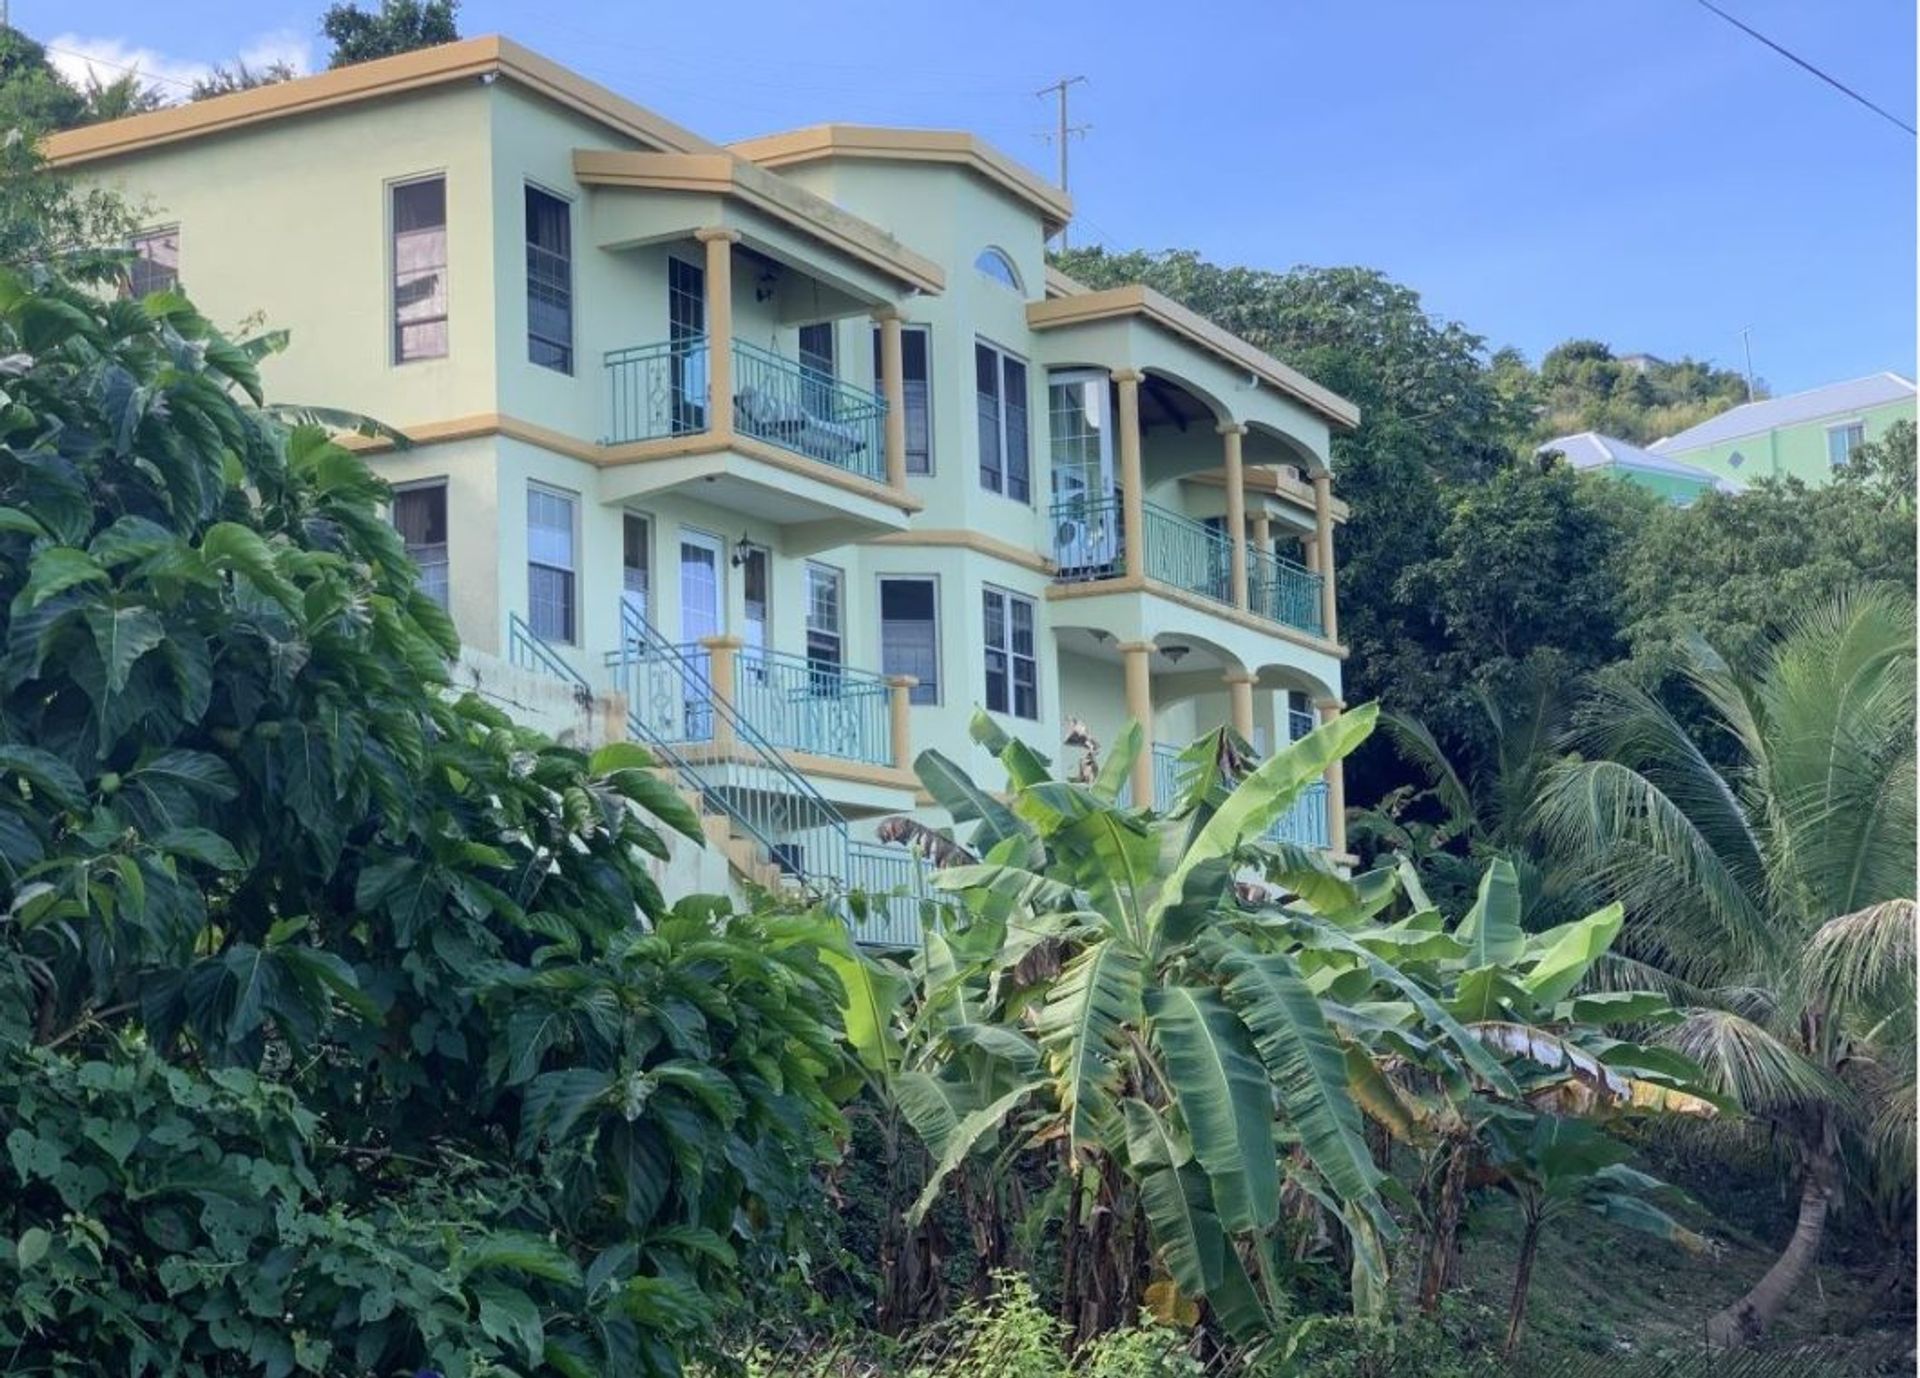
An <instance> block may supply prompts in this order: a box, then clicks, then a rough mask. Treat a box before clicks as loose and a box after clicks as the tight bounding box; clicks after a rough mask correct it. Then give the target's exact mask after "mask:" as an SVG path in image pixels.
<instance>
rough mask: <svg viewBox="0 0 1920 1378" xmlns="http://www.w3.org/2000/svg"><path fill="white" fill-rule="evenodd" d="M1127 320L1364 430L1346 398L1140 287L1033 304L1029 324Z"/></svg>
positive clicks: (1029, 307)
mask: <svg viewBox="0 0 1920 1378" xmlns="http://www.w3.org/2000/svg"><path fill="white" fill-rule="evenodd" d="M1123 316H1139V317H1141V318H1142V319H1144V320H1146V321H1148V322H1149V323H1151V324H1153V325H1156V326H1158V327H1160V328H1161V329H1162V330H1165V331H1167V332H1168V333H1169V334H1172V335H1176V336H1178V337H1179V338H1181V339H1183V340H1185V341H1187V342H1188V343H1189V344H1192V345H1197V346H1198V347H1199V348H1201V349H1204V350H1206V351H1207V352H1208V353H1209V354H1212V355H1214V356H1216V357H1217V358H1220V359H1223V360H1225V361H1226V362H1227V363H1229V364H1232V365H1234V366H1235V367H1237V368H1244V369H1246V370H1247V371H1248V372H1250V373H1252V374H1253V375H1254V376H1255V377H1257V378H1259V379H1261V380H1262V381H1264V382H1267V383H1270V384H1272V385H1273V386H1274V387H1275V388H1277V389H1278V390H1279V391H1280V392H1281V393H1283V394H1285V395H1286V396H1288V397H1291V398H1293V399H1294V400H1295V401H1296V402H1300V403H1302V404H1303V405H1305V406H1306V407H1308V408H1309V409H1310V410H1312V411H1314V412H1316V413H1318V414H1319V415H1320V416H1322V417H1324V418H1325V419H1326V420H1327V421H1329V422H1330V423H1332V424H1333V425H1335V426H1338V427H1339V428H1341V429H1342V430H1352V429H1353V428H1354V427H1355V426H1357V425H1359V424H1360V409H1359V408H1358V407H1356V406H1355V405H1354V404H1353V403H1351V402H1349V401H1348V400H1347V399H1346V398H1344V397H1342V396H1340V395H1339V394H1338V393H1336V392H1333V391H1332V390H1331V389H1328V388H1323V387H1321V386H1320V385H1319V384H1318V383H1316V382H1314V381H1313V380H1312V379H1311V378H1309V377H1307V376H1306V375H1305V374H1304V373H1301V372H1299V371H1298V370H1297V369H1292V368H1289V367H1287V366H1286V365H1285V364H1283V363H1281V362H1280V361H1279V360H1278V359H1276V358H1274V357H1273V356H1272V355H1271V354H1268V353H1266V352H1265V351H1263V350H1259V349H1255V348H1254V347H1253V346H1252V345H1250V344H1248V343H1247V342H1246V341H1245V340H1243V339H1241V338H1240V337H1239V336H1238V335H1233V334H1229V333H1228V332H1227V331H1225V330H1222V329H1221V328H1220V327H1219V326H1217V325H1215V324H1214V323H1213V322H1212V321H1210V320H1208V319H1207V318H1206V317H1204V316H1202V315H1200V314H1198V313H1197V312H1194V311H1189V310H1188V309H1187V308H1186V307H1184V306H1182V305H1181V304H1180V303H1179V302H1177V301H1175V300H1173V299H1172V298H1171V297H1166V296H1162V295H1161V294H1160V293H1158V292H1156V291H1154V290H1153V289H1152V288H1151V287H1145V286H1142V285H1141V284H1139V283H1134V284H1132V285H1130V286H1126V287H1109V288H1107V289H1105V290H1104V291H1099V292H1080V293H1077V294H1074V295H1071V296H1061V297H1049V298H1048V299H1046V300H1045V301H1033V302H1028V303H1027V324H1028V325H1029V326H1031V327H1033V329H1035V330H1057V329H1061V328H1063V327H1067V326H1075V325H1086V324H1089V323H1091V322H1094V321H1105V320H1113V319H1115V318H1117V317H1123Z"/></svg>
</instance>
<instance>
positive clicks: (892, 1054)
mask: <svg viewBox="0 0 1920 1378" xmlns="http://www.w3.org/2000/svg"><path fill="white" fill-rule="evenodd" d="M820 959H821V960H822V961H823V962H825V963H826V964H827V965H828V966H829V967H831V968H832V969H833V973H834V975H836V976H838V977H839V978H840V989H841V990H842V992H843V993H844V994H843V997H842V1000H841V1004H840V1017H841V1020H842V1021H843V1023H844V1025H845V1028H846V1035H847V1042H848V1044H849V1045H850V1046H851V1047H852V1048H853V1051H854V1054H855V1055H856V1056H857V1057H858V1058H859V1059H860V1064H861V1065H862V1066H863V1067H865V1068H866V1069H867V1070H868V1071H869V1072H872V1073H876V1074H877V1075H879V1076H880V1077H881V1078H882V1079H884V1078H885V1077H886V1075H887V1074H888V1073H889V1072H891V1071H892V1070H893V1068H895V1067H897V1066H899V1063H900V1049H899V1045H898V1043H897V1041H896V1040H895V1038H894V1036H893V1012H894V1010H895V1009H896V1008H898V1006H899V1004H900V1001H901V1000H902V999H903V998H905V995H906V990H905V983H904V982H902V981H901V980H900V979H899V978H898V977H896V976H893V975H890V974H889V973H887V972H884V971H882V970H881V969H880V968H879V967H878V966H877V965H876V964H875V963H874V961H873V959H872V958H870V957H867V956H866V955H864V954H862V953H860V952H857V951H855V950H853V949H852V948H851V947H849V948H847V949H846V950H840V949H837V948H831V947H823V948H821V949H820Z"/></svg>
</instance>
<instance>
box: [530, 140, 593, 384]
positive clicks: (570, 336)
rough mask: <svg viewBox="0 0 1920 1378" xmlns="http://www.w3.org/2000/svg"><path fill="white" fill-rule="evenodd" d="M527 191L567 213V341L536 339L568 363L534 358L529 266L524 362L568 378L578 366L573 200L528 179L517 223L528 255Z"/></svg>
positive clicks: (531, 241) (577, 302)
mask: <svg viewBox="0 0 1920 1378" xmlns="http://www.w3.org/2000/svg"><path fill="white" fill-rule="evenodd" d="M530 191H531V192H536V193H538V194H539V195H541V196H544V197H546V198H547V199H548V200H551V201H556V202H558V203H559V204H560V205H561V206H562V207H563V208H564V209H565V210H566V213H567V221H566V224H567V253H566V268H567V282H566V293H567V338H566V339H565V340H549V339H547V338H546V337H545V336H540V337H537V338H539V339H540V341H541V342H542V343H544V344H550V345H554V344H557V345H559V346H560V347H561V348H562V349H564V350H565V351H566V360H567V361H566V363H565V365H564V366H563V365H561V364H549V363H543V362H542V361H540V360H538V359H536V358H534V357H533V346H534V341H535V339H536V336H535V335H534V333H533V270H532V268H531V266H527V267H526V277H527V280H526V289H527V291H526V306H527V362H528V363H530V364H532V365H533V366H534V367H535V368H545V369H551V370H552V371H553V372H555V373H558V374H562V375H564V376H565V377H568V378H571V377H573V376H574V371H575V369H576V367H577V365H578V363H579V349H578V346H577V345H576V343H575V341H576V338H577V336H578V335H579V330H578V324H579V323H578V321H577V320H576V319H575V316H576V309H577V307H578V304H579V294H578V293H577V292H575V290H574V271H573V268H574V252H573V198H572V197H571V196H564V195H562V194H561V193H559V192H557V191H555V190H554V189H553V188H552V187H549V186H545V185H543V184H542V183H539V182H536V181H533V180H532V179H531V178H529V179H528V180H527V181H526V182H525V183H524V184H523V186H522V188H521V195H520V219H521V225H520V232H521V234H520V237H521V243H522V248H523V251H524V252H525V253H526V254H531V252H532V251H533V247H534V245H533V239H532V236H531V233H530V230H531V227H530V226H528V225H527V223H526V193H527V192H530ZM543 252H549V253H550V252H552V251H551V250H544V251H543Z"/></svg>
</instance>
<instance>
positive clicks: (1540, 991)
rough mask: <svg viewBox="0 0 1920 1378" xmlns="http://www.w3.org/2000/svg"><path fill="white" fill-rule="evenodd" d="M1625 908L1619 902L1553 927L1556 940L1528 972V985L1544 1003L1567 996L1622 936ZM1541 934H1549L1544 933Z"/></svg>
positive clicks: (1535, 997) (1545, 949) (1542, 951)
mask: <svg viewBox="0 0 1920 1378" xmlns="http://www.w3.org/2000/svg"><path fill="white" fill-rule="evenodd" d="M1625 921H1626V918H1625V911H1624V910H1623V909H1622V908H1621V906H1620V905H1619V904H1617V903H1615V904H1610V905H1608V906H1607V907H1606V908H1605V909H1601V910H1598V911H1596V912H1595V913H1592V914H1589V915H1587V917H1586V918H1584V919H1581V920H1580V921H1579V922H1578V923H1570V924H1566V925H1563V926H1562V927H1560V928H1557V929H1555V930H1553V932H1554V934H1555V935H1556V936H1555V937H1554V941H1553V942H1552V943H1551V944H1543V945H1542V950H1541V953H1540V958H1539V960H1538V961H1537V962H1535V963H1534V966H1533V970H1532V971H1530V972H1528V973H1527V979H1526V987H1527V989H1528V990H1530V991H1532V992H1533V998H1534V999H1536V1000H1538V1001H1540V1003H1542V1004H1543V1005H1551V1004H1554V1003H1555V1002H1557V1001H1560V1000H1564V999H1565V998H1566V997H1567V996H1568V995H1570V994H1572V993H1573V988H1574V987H1575V986H1577V985H1579V984H1580V981H1581V979H1582V978H1583V977H1585V976H1586V974H1587V972H1588V971H1589V970H1590V969H1591V968H1592V966H1593V964H1594V963H1595V962H1597V961H1599V960H1600V957H1601V955H1602V954H1603V953H1605V952H1606V950H1607V949H1608V948H1609V947H1611V946H1613V940H1614V939H1615V938H1617V937H1619V936H1620V928H1621V925H1622V924H1623V923H1625ZM1541 936H1542V937H1545V936H1547V935H1545V934H1542V935H1541Z"/></svg>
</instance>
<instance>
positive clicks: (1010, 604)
mask: <svg viewBox="0 0 1920 1378" xmlns="http://www.w3.org/2000/svg"><path fill="white" fill-rule="evenodd" d="M983 592H984V600H985V606H984V609H983V611H984V613H985V615H986V635H985V637H984V640H985V642H986V653H987V656H986V659H987V708H988V709H989V710H990V711H991V712H995V713H1011V714H1012V715H1013V716H1014V717H1016V718H1032V719H1036V720H1037V719H1038V718H1039V717H1040V664H1039V661H1038V660H1037V659H1036V658H1035V656H1034V647H1033V600H1032V599H1029V598H1022V597H1021V596H1020V595H1019V594H1017V593H1008V592H1007V591H1006V590H1004V589H996V588H989V589H986V590H984V591H983Z"/></svg>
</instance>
